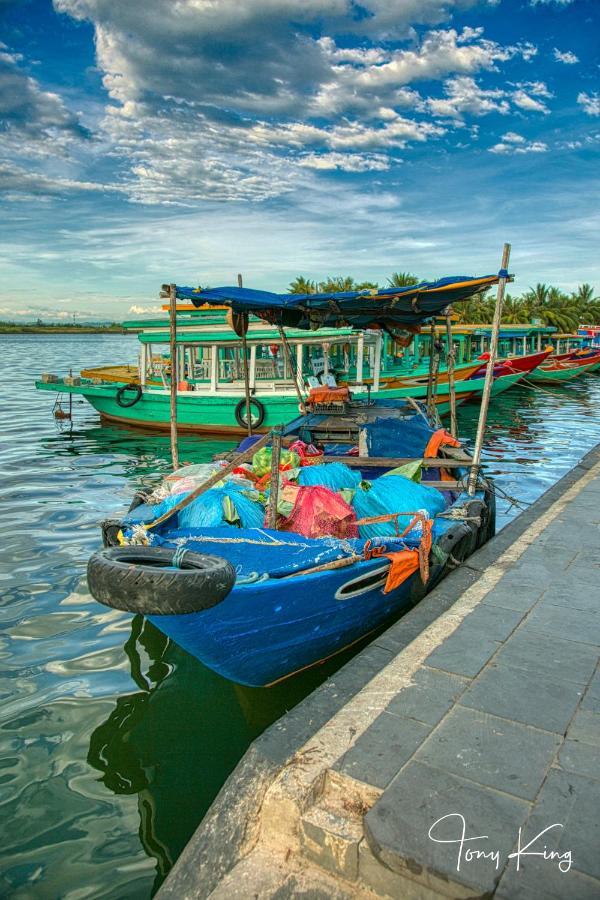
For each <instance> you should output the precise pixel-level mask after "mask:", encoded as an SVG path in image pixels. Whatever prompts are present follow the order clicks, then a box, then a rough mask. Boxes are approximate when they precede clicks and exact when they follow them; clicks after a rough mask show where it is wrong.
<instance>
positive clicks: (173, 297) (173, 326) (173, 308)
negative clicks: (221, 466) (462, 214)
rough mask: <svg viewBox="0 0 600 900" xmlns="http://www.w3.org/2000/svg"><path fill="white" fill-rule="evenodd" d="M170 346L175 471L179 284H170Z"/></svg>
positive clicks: (177, 461)
mask: <svg viewBox="0 0 600 900" xmlns="http://www.w3.org/2000/svg"><path fill="white" fill-rule="evenodd" d="M169 348H170V354H171V403H170V420H171V461H172V464H173V471H175V470H176V469H178V468H179V451H178V448H177V285H175V284H170V285H169Z"/></svg>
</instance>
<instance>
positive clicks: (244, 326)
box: [237, 272, 252, 436]
mask: <svg viewBox="0 0 600 900" xmlns="http://www.w3.org/2000/svg"><path fill="white" fill-rule="evenodd" d="M237 282H238V287H243V280H242V276H241V275H240V273H239V272H238V277H237ZM247 327H248V316H247V314H246V313H244V319H243V320H242V327H241V332H242V334H241V338H242V356H243V357H244V395H245V397H246V428H247V429H248V436H250V435H251V434H252V413H251V409H250V372H249V370H248V341H247V340H246V330H247Z"/></svg>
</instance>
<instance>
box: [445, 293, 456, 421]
mask: <svg viewBox="0 0 600 900" xmlns="http://www.w3.org/2000/svg"><path fill="white" fill-rule="evenodd" d="M446 341H447V343H448V347H447V351H446V366H447V368H448V388H449V391H450V434H451V435H452V437H456V435H457V433H458V426H457V422H456V386H455V383H454V341H453V339H452V309H451V307H448V308H447V309H446Z"/></svg>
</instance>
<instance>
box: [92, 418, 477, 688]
mask: <svg viewBox="0 0 600 900" xmlns="http://www.w3.org/2000/svg"><path fill="white" fill-rule="evenodd" d="M276 440H281V441H282V442H283V445H284V446H285V447H288V448H289V447H290V445H291V448H293V447H294V446H300V445H303V446H304V447H306V446H307V445H308V447H309V448H310V447H311V445H312V447H313V448H314V447H317V448H319V449H320V450H322V451H324V452H323V455H322V456H321V457H320V458H319V459H318V460H317V461H316V464H315V458H314V456H313V457H312V458H310V457H309V458H308V461H309V462H311V463H312V464H311V465H305V466H302V467H301V468H300V470H299V473H298V474H297V475H296V476H295V477H296V478H297V479H298V482H300V483H301V484H303V485H304V486H301V487H298V486H294V485H291V483H286V481H285V478H286V475H285V473H282V476H281V477H282V483H281V486H280V487H279V488H278V491H279V498H281V497H282V496H283V497H284V499H285V498H286V497H287V492H288V491H290V490H291V493H292V495H293V496H295V498H296V499H295V500H294V502H293V507H292V511H291V513H289V515H287V516H284V515H282V514H281V510H279V512H277V513H276V515H275V517H274V518H272V520H269V516H270V511H271V509H270V497H269V500H268V501H267V502H266V506H265V508H263V509H261V508H260V504H259V501H257V502H256V506H257V508H258V509H259V515H258V522H257V523H256V525H255V526H254V527H248V522H249V521H250V513H249V512H245V511H244V510H243V509H242V507H241V506H240V508H239V509H238V510H237V514H238V516H239V519H238V521H237V526H236V525H232V524H227V523H221V524H215V525H213V526H197V525H196V526H194V525H190V524H189V523H190V522H194V521H196V522H198V521H205V520H206V517H205V513H206V511H207V510H209V511H210V515H212V511H213V510H214V504H215V503H216V505H217V508H218V509H219V508H220V510H221V512H220V513H219V514H218V519H221V518H222V510H223V508H224V507H223V506H222V505H220V504H222V500H223V498H224V497H225V496H226V495H227V496H228V497H229V498H230V500H231V498H233V503H236V502H238V500H237V499H236V498H238V497H239V494H236V493H235V491H234V485H235V479H236V478H238V479H239V478H240V477H241V478H244V477H246V478H251V477H252V478H253V477H254V475H253V472H252V470H253V468H254V469H257V467H258V464H259V463H258V462H257V460H260V454H261V453H264V452H265V449H267V446H268V445H270V446H271V447H273V448H274V447H275V441H276ZM298 442H300V443H298ZM457 445H458V441H456V440H454V439H452V438H450V436H449V435H448V433H447V432H445V431H444V429H439V428H436V427H435V425H433V424H431V423H430V422H429V421H428V420H427V418H426V416H425V414H424V412H423V410H421V409H417V410H415V409H414V407H412V406H403V405H402V404H400V403H398V404H396V405H395V406H394V405H391V406H386V405H385V404H382V403H371V404H367V403H355V402H350V403H349V404H348V405H347V407H346V409H345V412H344V413H343V414H327V413H323V412H319V411H318V410H317V411H315V412H313V413H310V414H308V415H306V416H302V417H299V418H298V419H296V420H295V421H294V422H292V423H290V424H289V425H288V426H286V427H285V428H284V429H282V432H281V436H279V435H274V436H271V435H265V436H264V437H262V438H260V439H259V441H258V442H257V443H254V444H253V445H251V446H250V448H249V449H247V450H245V451H244V452H242V453H240V454H236V455H235V456H234V458H233V459H232V460H231V461H230V462H229V463H228V464H227V465H226V461H225V460H223V461H222V465H224V466H225V467H224V468H222V469H219V470H218V471H217V472H216V474H213V476H212V483H213V487H210V484H211V481H210V480H209V481H206V482H204V487H205V490H204V492H202V485H201V486H200V487H199V488H196V491H195V492H194V491H192V492H191V493H190V488H191V486H192V484H193V480H192V481H190V479H189V477H187V476H186V470H185V469H184V470H181V472H180V473H174V475H173V476H171V477H170V484H171V485H175V488H174V489H175V490H177V484H178V481H179V482H180V483H186V487H187V494H182V493H175V494H174V495H172V494H169V495H166V494H165V490H164V488H163V489H162V490H161V489H159V490H158V492H157V494H156V497H157V498H160V497H163V498H165V497H166V499H163V500H162V501H156V502H155V500H154V498H153V497H150V498H149V499H147V500H146V501H145V502H143V503H139V499H138V504H139V505H137V506H134V507H133V508H132V510H131V511H130V513H129V514H128V515H127V516H126V517H124V518H123V519H121V520H111V521H109V522H107V523H105V524H104V537H105V545H106V546H107V549H105V550H104V551H101V552H99V553H97V554H95V555H94V556H93V557H92V559H91V560H90V564H89V567H88V581H89V586H90V590H91V592H92V594H93V596H94V597H95V598H96V599H97V600H99V601H100V602H102V603H105V604H107V605H111V606H116V607H117V608H120V609H126V610H129V611H131V612H142V613H144V614H145V615H146V616H147V617H148V618H149V619H150V621H151V622H152V623H153V624H154V625H156V626H157V627H158V628H159V629H160V630H161V631H162V632H163V633H164V634H166V635H167V636H168V637H170V638H171V639H172V640H174V641H175V642H176V643H177V644H179V645H180V646H181V647H182V648H184V649H185V650H187V651H188V652H189V653H191V654H192V655H193V656H195V657H196V658H197V659H199V660H201V661H202V662H203V663H204V664H205V665H207V666H208V667H209V668H211V669H213V670H214V671H216V672H218V673H220V674H221V675H223V676H224V677H226V678H229V679H231V680H233V681H235V682H239V683H241V684H246V685H253V686H265V685H271V684H273V683H275V682H277V681H279V680H281V679H282V678H285V677H287V676H289V675H291V674H294V673H295V672H298V671H300V670H302V669H304V668H306V667H308V666H311V665H314V664H315V663H318V662H320V661H323V660H324V659H326V658H328V657H330V656H331V655H333V654H335V653H338V652H340V651H341V650H343V649H344V648H346V647H348V646H350V645H352V644H353V643H355V642H356V641H358V640H360V639H361V638H363V637H365V636H366V635H367V634H369V633H372V632H373V631H374V630H376V629H377V628H379V627H381V626H382V625H384V624H385V623H386V622H388V621H389V620H390V619H391V618H393V617H395V616H398V615H399V614H400V613H401V612H402V611H404V610H406V609H408V608H409V607H411V606H412V605H414V604H415V603H416V602H418V600H419V599H421V597H423V596H424V594H425V593H426V592H427V591H429V590H430V589H431V588H432V587H433V586H434V585H435V584H437V583H438V582H439V581H440V579H441V578H443V577H444V575H445V574H446V573H447V572H448V571H449V570H450V569H451V568H454V567H455V566H456V564H457V563H459V562H462V561H463V560H464V559H466V558H467V557H468V556H469V555H470V554H471V553H472V552H473V551H474V550H475V549H476V548H477V547H478V546H480V545H481V544H482V543H483V542H485V541H486V540H487V539H488V538H489V537H490V536H491V535H492V534H493V532H494V521H495V506H494V495H493V488H492V487H491V485H490V483H489V482H487V481H484V480H482V481H480V482H479V483H478V484H477V486H476V489H475V491H474V493H472V494H469V493H467V491H466V488H465V477H466V474H467V471H468V468H467V467H468V466H469V463H470V457H469V456H468V455H467V454H466V453H465V452H464V450H463V449H461V448H460V447H459V446H457ZM356 448H358V453H359V455H352V454H353V453H356ZM392 448H393V454H392ZM288 452H292V449H290V450H288ZM311 452H314V450H313V451H311ZM280 459H281V457H276V450H275V449H273V450H272V453H271V464H270V470H269V471H270V473H271V484H272V483H273V480H272V479H273V477H275V478H277V480H279V470H280V465H279V464H278V463H279V461H280ZM274 460H275V463H274ZM407 465H408V471H409V472H410V471H412V472H413V477H414V473H415V470H417V469H418V470H420V481H419V483H416V482H415V481H412V480H411V479H410V478H408V477H406V474H407V469H406V468H404V469H403V471H404V473H405V474H397V473H395V472H394V470H397V468H398V466H403V467H406V466H407ZM234 470H235V473H237V474H233V472H234ZM188 471H189V470H188ZM258 471H262V470H258ZM334 475H335V478H336V479H337V485H338V486H339V489H340V490H341V491H342V493H343V494H344V496H346V497H348V491H350V492H351V491H354V500H352V501H351V503H353V504H354V505H353V506H351V505H350V503H344V501H343V500H342V497H341V496H340V493H339V492H334V491H333V489H332V484H333V482H332V481H331V479H332V478H333V477H334ZM303 476H304V477H303ZM292 477H293V476H292ZM186 478H187V482H186ZM224 478H231V479H232V481H231V482H227V481H225V483H223V480H222V479H224ZM215 479H216V480H217V481H219V480H220V482H221V483H220V486H214V481H215ZM345 479H347V481H346V480H345ZM361 479H368V483H369V485H371V487H370V490H368V491H367V490H365V489H364V488H365V486H366V485H365V483H364V482H362V486H361ZM228 484H229V485H230V487H228ZM327 485H329V486H330V487H329V488H328V487H327ZM228 491H229V493H227V492H228ZM404 491H406V492H407V494H406V495H405V494H404ZM194 493H195V494H196V498H195V499H192V500H191V502H188V505H187V506H185V505H182V498H183V504H185V501H186V500H187V501H189V500H190V497H192V498H193V496H194ZM242 493H243V489H242ZM246 494H247V496H248V497H249V496H255V493H253V488H252V484H249V485H248V488H247V489H246ZM357 495H360V498H361V503H362V504H363V505H364V504H365V503H371V506H372V510H373V515H371V516H368V515H367V516H365V515H361V514H360V510H361V509H362V510H363V511H364V507H363V506H360V504H359V502H358V499H357ZM375 495H377V496H378V498H379V499H378V500H375V499H373V498H374V497H375ZM270 496H272V492H271V494H270ZM315 498H316V499H315ZM382 498H384V499H382ZM403 498H404V499H403ZM174 500H176V501H179V505H175V504H174V502H173V501H174ZM246 502H248V503H249V502H250V501H249V500H248V499H247V500H246ZM275 502H276V503H277V494H276V500H275ZM203 504H204V505H203ZM328 504H330V505H328ZM378 504H379V505H378ZM381 504H383V505H381ZM339 506H343V507H345V509H344V511H343V512H344V516H347V514H348V512H349V513H350V514H352V513H354V517H353V518H352V516H350V518H343V519H342V514H341V513H340V511H339V509H338V507H339ZM194 510H196V512H195V513H194ZM419 510H421V511H419ZM422 510H427V513H425V514H424V513H423V512H422ZM194 516H196V518H194ZM244 516H246V517H247V518H246V519H245V518H244ZM303 516H304V519H303V518H302V517H303ZM265 518H266V520H267V527H263V519H265ZM215 521H216V520H215ZM299 523H302V524H299ZM239 526H241V527H239ZM290 529H292V530H290ZM117 542H121V544H122V545H121V546H112V547H111V545H113V544H115V543H117ZM178 566H180V568H178Z"/></svg>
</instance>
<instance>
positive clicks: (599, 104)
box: [577, 91, 600, 116]
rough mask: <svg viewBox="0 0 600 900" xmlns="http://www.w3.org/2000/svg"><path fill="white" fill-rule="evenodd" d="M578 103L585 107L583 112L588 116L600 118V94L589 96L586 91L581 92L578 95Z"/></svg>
mask: <svg viewBox="0 0 600 900" xmlns="http://www.w3.org/2000/svg"><path fill="white" fill-rule="evenodd" d="M577 102H578V103H579V105H580V106H583V111H584V112H585V113H587V114H588V116H600V94H598V93H596V92H593V93H591V94H587V93H586V92H585V91H581V93H579V94H578V95H577Z"/></svg>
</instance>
